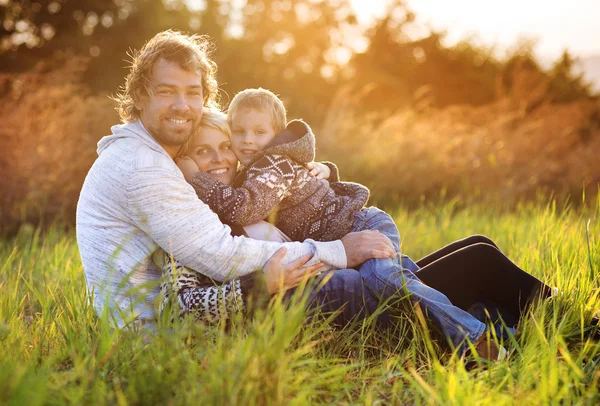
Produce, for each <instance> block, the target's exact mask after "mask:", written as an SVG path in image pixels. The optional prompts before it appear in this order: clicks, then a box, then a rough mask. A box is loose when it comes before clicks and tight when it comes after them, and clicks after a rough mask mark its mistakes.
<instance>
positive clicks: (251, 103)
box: [227, 88, 287, 134]
mask: <svg viewBox="0 0 600 406" xmlns="http://www.w3.org/2000/svg"><path fill="white" fill-rule="evenodd" d="M244 108H246V109H255V110H258V111H264V112H267V113H270V114H271V125H272V126H273V129H274V130H275V134H280V133H282V132H283V131H284V130H285V124H286V122H287V118H286V114H285V106H284V105H283V102H282V101H281V99H280V98H279V97H277V95H276V94H275V93H273V92H271V91H270V90H267V89H263V88H258V89H246V90H242V91H241V92H239V93H238V94H236V95H235V96H234V98H233V100H231V103H230V104H229V108H228V109H227V119H228V121H229V125H231V119H232V116H233V114H234V113H235V112H236V111H238V110H240V109H244Z"/></svg>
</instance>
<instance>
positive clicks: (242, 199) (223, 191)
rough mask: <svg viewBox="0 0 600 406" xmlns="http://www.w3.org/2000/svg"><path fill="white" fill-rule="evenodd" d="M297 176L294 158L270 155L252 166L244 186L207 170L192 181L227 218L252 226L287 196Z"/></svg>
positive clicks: (236, 222)
mask: <svg viewBox="0 0 600 406" xmlns="http://www.w3.org/2000/svg"><path fill="white" fill-rule="evenodd" d="M295 177H296V169H295V166H294V162H293V161H292V160H291V159H289V158H287V157H286V156H283V155H267V156H264V157H262V158H261V159H259V160H258V161H257V162H256V163H254V164H253V165H252V166H251V167H250V169H249V170H248V172H247V178H246V180H245V181H244V183H242V185H241V186H240V187H237V188H234V187H232V186H227V185H225V184H223V183H221V182H219V181H218V180H216V179H215V178H213V177H212V176H210V175H208V174H206V173H204V172H198V173H196V175H195V176H194V178H193V179H192V181H191V184H192V186H193V187H194V189H195V190H196V194H197V195H198V197H199V198H200V199H201V200H202V201H203V202H204V203H206V204H207V205H208V206H209V207H210V208H211V209H212V210H213V211H214V212H215V213H217V214H218V215H219V217H220V218H221V220H222V221H223V222H225V223H230V224H237V225H240V226H248V225H250V224H254V223H256V222H258V221H261V220H264V219H265V218H267V217H269V215H270V214H271V213H272V212H273V210H275V209H276V208H277V206H278V205H279V203H280V202H281V201H282V200H283V199H284V198H285V197H286V196H287V194H288V190H289V188H290V187H291V185H292V183H293V181H294V179H295Z"/></svg>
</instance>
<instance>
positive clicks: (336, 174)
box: [321, 161, 340, 183]
mask: <svg viewBox="0 0 600 406" xmlns="http://www.w3.org/2000/svg"><path fill="white" fill-rule="evenodd" d="M321 163H322V164H323V165H327V167H328V168H329V170H330V171H331V174H330V175H329V177H328V178H327V181H328V182H330V183H331V182H339V181H340V171H339V170H338V167H337V166H336V164H334V163H333V162H329V161H321Z"/></svg>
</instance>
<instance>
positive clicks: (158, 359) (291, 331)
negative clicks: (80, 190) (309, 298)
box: [0, 203, 600, 405]
mask: <svg viewBox="0 0 600 406" xmlns="http://www.w3.org/2000/svg"><path fill="white" fill-rule="evenodd" d="M393 214H394V216H395V219H396V220H397V224H398V227H399V229H400V231H401V234H402V236H403V251H404V252H406V253H408V254H409V255H411V256H412V257H414V258H418V257H420V256H422V255H424V254H426V253H428V252H430V251H432V250H434V249H436V248H439V247H441V246H442V245H444V244H446V243H448V242H451V241H453V240H455V239H458V238H462V237H464V236H466V235H469V234H473V233H481V234H486V235H488V236H490V237H491V238H492V239H494V240H495V241H496V242H497V243H498V244H499V245H500V247H501V248H502V249H503V250H504V251H505V252H506V253H507V255H508V256H509V257H510V258H512V259H513V260H514V261H515V262H516V263H517V264H519V265H520V266H522V267H523V268H524V269H526V270H528V271H529V272H531V273H533V274H534V275H536V276H537V277H539V278H541V279H543V280H544V281H546V282H547V283H548V284H550V285H553V286H558V287H559V288H560V289H561V290H562V292H563V296H562V297H560V298H558V299H557V300H553V301H546V302H544V303H541V304H538V305H536V307H535V308H534V309H533V311H532V312H531V313H530V314H528V315H527V317H526V318H525V319H524V321H523V323H522V333H521V334H520V335H519V336H518V337H517V339H516V340H515V341H514V342H512V343H511V344H510V345H509V346H510V357H509V359H508V360H506V361H503V362H500V363H497V364H494V365H491V366H490V367H489V368H487V369H483V368H481V369H477V370H475V371H471V372H467V371H465V368H464V366H463V364H462V363H461V362H460V361H459V360H457V358H456V356H455V355H454V354H452V352H451V351H449V350H448V349H447V348H446V346H445V345H444V341H443V340H441V339H439V338H437V339H436V335H435V333H432V334H430V333H429V332H428V330H425V329H423V328H422V327H421V325H420V323H419V319H418V318H415V317H412V316H406V317H403V318H401V319H399V323H398V326H397V328H396V329H395V330H389V331H385V332H378V331H376V330H375V329H374V325H373V322H372V320H368V321H366V322H364V323H362V324H360V325H354V326H351V327H348V328H345V329H343V330H340V329H333V328H332V327H330V326H329V323H327V322H320V321H306V320H305V314H304V311H303V310H302V308H301V306H292V307H291V308H290V309H287V310H286V309H285V308H284V307H283V306H277V305H275V306H273V309H272V310H271V311H270V312H268V313H262V314H257V315H256V317H255V318H254V319H252V320H246V321H241V320H236V321H234V323H232V326H231V328H230V329H229V330H227V331H226V330H225V329H224V326H214V327H204V326H194V325H191V324H189V323H183V324H182V325H178V326H175V328H173V329H167V328H161V330H160V331H159V335H158V336H157V337H155V338H149V337H148V336H147V335H145V334H137V333H134V332H131V331H114V330H112V329H111V328H110V325H109V324H108V323H107V322H106V321H103V320H102V319H100V318H98V317H97V316H96V315H95V313H94V311H93V308H92V307H91V306H90V304H89V302H88V299H87V298H86V293H85V283H84V276H83V270H82V267H81V262H80V259H79V255H78V252H77V245H76V241H75V238H74V235H73V233H72V232H63V231H60V229H59V228H57V227H55V228H50V229H48V230H46V231H44V232H40V231H39V230H37V231H34V230H33V229H28V228H24V229H22V231H21V232H20V234H19V235H18V236H17V237H15V238H14V239H11V240H5V241H2V242H0V403H9V404H23V405H35V404H188V403H189V404H200V403H202V404H261V405H262V404H307V403H314V404H331V403H334V404H365V403H366V404H405V403H407V404H414V403H417V404H452V403H456V404H493V405H499V404H515V403H519V404H545V403H565V404H572V403H577V404H597V403H599V402H600V393H599V389H598V386H599V381H600V344H599V343H597V342H594V341H588V340H585V339H583V338H582V331H583V326H584V325H585V323H586V322H587V321H588V319H589V316H590V314H591V311H592V310H593V309H597V308H600V293H599V291H598V287H600V280H599V277H598V274H599V273H600V221H599V218H600V216H599V214H600V210H599V207H597V206H596V207H594V208H585V207H584V208H578V209H577V210H571V209H564V208H561V209H560V210H559V209H557V208H556V207H555V205H553V204H549V205H542V204H524V205H521V206H520V207H518V208H517V210H515V211H512V212H506V213H502V212H500V211H499V210H498V209H495V208H493V207H485V208H472V209H469V210H458V209H456V207H455V206H454V205H453V204H452V203H447V204H440V205H438V206H430V207H425V208H422V209H420V210H418V211H410V212H409V211H406V210H403V209H398V210H396V211H395V213H393ZM484 271H485V270H482V272H484Z"/></svg>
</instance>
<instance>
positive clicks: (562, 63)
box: [548, 50, 591, 103]
mask: <svg viewBox="0 0 600 406" xmlns="http://www.w3.org/2000/svg"><path fill="white" fill-rule="evenodd" d="M576 64H577V59H576V58H573V56H572V55H571V54H570V53H569V51H567V50H565V51H564V52H563V54H562V55H561V57H560V58H559V59H558V60H557V61H556V62H554V66H553V67H552V68H551V69H550V72H549V75H550V82H549V85H548V86H549V89H548V90H549V93H550V95H551V97H552V101H553V102H558V103H567V102H571V101H574V100H581V99H585V98H589V97H590V95H591V88H590V87H591V86H590V84H589V83H586V82H585V79H584V77H583V72H579V73H575V67H576Z"/></svg>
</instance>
